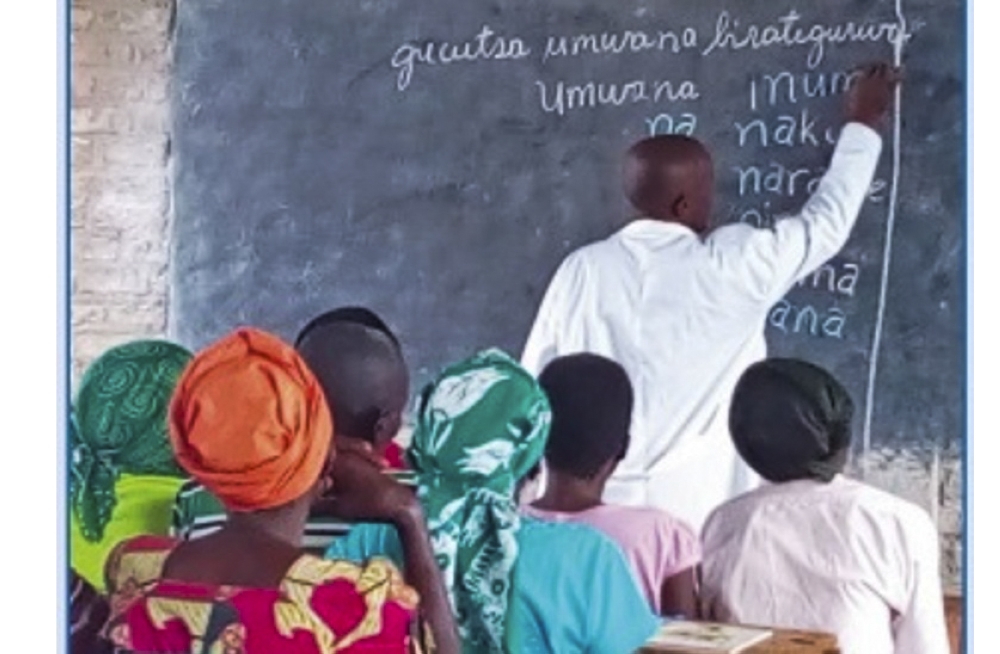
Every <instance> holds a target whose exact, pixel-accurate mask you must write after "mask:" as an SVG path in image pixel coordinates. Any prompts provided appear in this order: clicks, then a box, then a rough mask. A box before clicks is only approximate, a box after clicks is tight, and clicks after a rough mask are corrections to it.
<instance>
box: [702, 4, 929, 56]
mask: <svg viewBox="0 0 1000 654" xmlns="http://www.w3.org/2000/svg"><path fill="white" fill-rule="evenodd" d="M801 18H802V16H801V15H799V13H798V12H797V11H795V10H794V9H792V10H791V11H789V12H788V13H787V14H785V15H784V16H781V17H780V18H778V19H777V20H776V21H775V22H774V23H771V24H768V25H757V24H756V23H750V24H748V25H746V26H745V27H740V22H739V21H738V20H736V19H734V18H732V17H731V16H730V15H729V12H728V11H722V12H720V13H719V17H718V19H717V20H716V21H715V37H714V38H713V39H712V42H711V43H709V44H708V46H707V47H706V48H705V49H704V50H702V54H703V55H707V54H709V53H711V52H714V51H716V50H744V49H746V48H750V49H751V50H760V49H761V48H769V47H772V46H779V47H785V48H791V47H796V46H808V47H809V54H808V57H807V59H806V63H807V64H808V65H809V67H810V68H815V67H816V66H818V65H819V63H820V62H821V61H823V56H824V54H825V53H826V47H827V45H839V44H841V43H848V42H851V43H857V42H864V41H869V42H873V43H874V42H878V41H884V42H885V43H889V44H895V43H896V42H897V41H899V40H900V39H902V40H903V41H906V40H908V39H909V38H910V37H911V36H912V34H911V33H910V32H908V31H907V30H906V26H905V25H902V24H900V23H894V22H889V21H884V22H861V23H856V22H854V21H846V22H843V23H837V24H833V25H824V24H822V23H813V24H812V25H809V26H802V25H800V24H799V20H800V19H801Z"/></svg>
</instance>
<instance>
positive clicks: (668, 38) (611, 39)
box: [542, 27, 698, 61]
mask: <svg viewBox="0 0 1000 654" xmlns="http://www.w3.org/2000/svg"><path fill="white" fill-rule="evenodd" d="M696 47H698V32H697V31H696V30H695V29H694V28H693V27H687V28H684V29H683V30H682V31H681V32H680V34H678V33H677V32H675V31H673V30H660V31H658V32H656V33H655V34H654V33H650V32H644V31H642V30H625V31H623V32H618V33H609V32H603V33H601V34H578V35H575V36H550V37H549V38H548V39H547V40H546V41H545V54H544V56H543V57H542V61H545V60H547V59H549V58H551V57H579V56H581V55H587V54H596V55H601V54H607V55H610V54H614V55H617V54H622V53H623V52H632V53H636V52H646V51H649V50H652V51H657V52H672V53H674V54H677V53H679V52H681V51H682V50H684V49H687V48H696Z"/></svg>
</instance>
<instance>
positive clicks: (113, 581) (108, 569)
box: [104, 535, 179, 591]
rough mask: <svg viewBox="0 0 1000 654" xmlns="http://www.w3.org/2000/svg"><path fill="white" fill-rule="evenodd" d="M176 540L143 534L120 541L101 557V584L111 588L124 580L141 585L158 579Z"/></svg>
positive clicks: (176, 542) (114, 587) (116, 586)
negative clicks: (102, 568) (102, 576)
mask: <svg viewBox="0 0 1000 654" xmlns="http://www.w3.org/2000/svg"><path fill="white" fill-rule="evenodd" d="M178 543H179V541H178V540H177V539H175V538H169V537H166V536H145V535H143V536H134V537H132V538H127V539H125V540H123V541H121V542H120V543H118V544H117V545H115V546H114V548H113V549H112V550H111V552H110V553H109V554H108V557H107V559H106V560H105V563H104V578H105V587H106V588H108V589H109V590H110V591H113V590H114V589H116V588H118V586H119V585H120V584H121V582H123V581H126V580H132V581H135V582H136V583H139V584H140V585H142V584H145V583H149V582H152V581H155V580H156V579H159V578H160V576H161V574H162V572H163V565H164V563H166V560H167V557H168V556H169V555H170V553H171V552H173V550H174V548H175V547H177V545H178Z"/></svg>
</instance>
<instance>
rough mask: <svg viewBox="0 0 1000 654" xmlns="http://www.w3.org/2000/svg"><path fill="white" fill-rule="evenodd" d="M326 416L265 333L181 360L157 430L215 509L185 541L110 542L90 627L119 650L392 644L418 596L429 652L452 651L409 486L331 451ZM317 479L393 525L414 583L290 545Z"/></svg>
mask: <svg viewBox="0 0 1000 654" xmlns="http://www.w3.org/2000/svg"><path fill="white" fill-rule="evenodd" d="M334 419H335V417H332V416H331V414H330V410H329V408H328V405H327V403H326V401H325V399H324V397H323V391H322V389H321V388H320V386H319V384H318V383H317V381H316V379H315V377H314V376H313V374H312V373H311V372H310V371H309V369H308V368H307V366H306V364H305V363H304V362H303V361H302V359H301V358H299V356H298V355H297V354H296V353H295V351H294V350H293V349H292V348H291V347H290V346H288V345H286V344H285V343H283V342H282V341H281V340H279V339H277V338H276V337H274V336H271V335H269V334H267V333H265V332H262V331H259V330H254V329H240V330H238V331H236V332H234V333H233V334H231V335H229V336H227V337H225V338H223V339H222V340H220V341H218V342H217V343H215V344H213V345H211V346H210V347H208V348H207V349H205V350H204V351H202V352H201V353H199V354H198V355H197V356H196V357H195V358H194V360H193V361H192V362H191V364H190V365H189V366H188V367H187V369H186V370H185V371H184V373H183V375H182V377H181V379H180V381H179V382H178V385H177V390H176V392H175V394H174V397H173V399H172V401H171V406H170V439H171V443H172V445H173V448H174V452H175V454H176V457H177V461H178V463H179V464H180V465H181V467H183V468H184V469H185V470H187V471H188V473H189V474H191V476H192V477H194V478H195V479H196V480H198V481H199V482H200V483H202V484H204V485H205V486H206V487H207V488H208V489H209V490H210V491H211V492H212V493H213V494H214V495H215V496H216V497H218V498H219V499H220V500H221V501H222V502H223V504H224V505H225V506H226V510H227V512H228V514H229V515H228V519H227V521H226V524H225V526H224V527H222V528H221V529H220V530H219V531H217V532H215V533H213V534H211V535H208V536H205V537H203V538H201V539H198V540H195V541H190V542H183V543H178V542H177V541H174V540H171V539H167V538H160V537H139V538H135V539H132V540H129V541H126V542H125V543H123V544H122V545H121V546H119V547H118V548H117V549H116V550H115V552H114V553H113V554H112V556H111V558H110V559H109V561H108V565H107V570H106V576H107V581H108V589H109V591H110V593H111V606H112V614H111V618H110V620H109V621H108V624H107V627H106V628H105V635H106V636H107V638H109V639H110V640H111V641H112V642H113V643H114V644H115V646H116V647H118V648H119V651H125V652H143V653H146V654H153V653H157V652H178V651H189V650H190V649H191V647H192V645H193V644H195V643H198V644H199V647H200V649H201V650H203V651H216V649H217V648H218V651H221V652H225V653H226V654H238V653H245V654H255V653H257V652H260V653H269V652H309V653H310V654H312V653H317V654H319V653H322V654H326V653H333V652H337V653H340V652H367V651H379V652H407V651H412V650H413V649H414V648H416V647H418V645H417V643H418V641H420V640H421V639H420V638H419V635H417V634H415V633H414V630H413V625H414V624H415V620H414V618H415V616H416V613H417V603H418V598H419V597H421V596H422V597H423V599H424V605H425V611H424V613H425V617H426V618H427V621H428V623H429V624H430V626H431V630H432V632H433V636H434V639H435V640H436V641H437V644H438V646H439V649H440V651H447V652H455V651H457V648H456V642H457V641H456V637H455V633H454V632H455V630H454V624H453V622H452V620H451V616H450V613H449V612H448V609H447V600H446V599H444V598H445V595H444V590H443V585H442V584H441V580H440V578H439V577H438V576H437V575H436V574H435V563H434V559H433V555H432V553H431V550H430V544H429V542H428V539H427V533H426V528H425V527H424V526H423V519H422V515H421V514H420V510H419V507H418V505H417V502H416V500H415V499H414V498H413V496H412V494H410V493H408V492H407V491H406V490H405V488H403V487H401V486H399V485H398V484H396V483H395V482H394V481H392V480H391V479H389V478H387V477H385V476H383V475H381V474H379V472H378V471H377V469H376V468H374V467H373V466H370V464H368V463H367V462H366V461H365V460H364V459H362V458H361V457H358V456H357V455H351V454H344V455H342V456H340V457H334V450H333V448H332V447H331V445H332V442H333V434H334V428H333V420H334ZM332 486H336V487H337V499H336V505H337V506H340V507H342V508H343V509H344V511H345V513H348V514H350V515H349V517H352V518H353V517H360V516H364V515H367V516H368V517H369V519H376V520H386V521H390V522H393V523H394V524H397V525H398V526H399V528H400V530H401V532H402V533H404V534H407V540H408V544H409V550H410V552H409V554H410V556H411V558H410V559H408V560H407V570H408V572H409V573H410V575H411V577H412V582H413V585H414V586H415V588H416V590H414V589H413V588H410V587H409V586H407V585H406V584H405V583H404V581H403V579H402V578H401V577H400V575H399V572H398V571H397V570H396V568H394V567H393V566H392V565H391V564H389V563H388V562H387V561H382V560H373V561H371V562H369V563H368V564H367V565H366V566H364V567H359V566H356V565H353V564H349V563H346V562H342V561H324V560H322V559H319V558H317V557H314V556H311V555H309V554H304V553H303V552H302V551H301V550H300V549H299V546H298V544H299V543H300V542H301V538H302V532H303V530H304V528H305V522H306V518H307V517H308V514H309V509H310V505H311V504H312V503H313V501H314V500H316V499H318V498H319V497H320V496H322V495H324V494H326V493H328V492H329V491H330V490H331V487H332ZM418 591H419V595H418ZM428 602H429V603H430V605H429V606H428Z"/></svg>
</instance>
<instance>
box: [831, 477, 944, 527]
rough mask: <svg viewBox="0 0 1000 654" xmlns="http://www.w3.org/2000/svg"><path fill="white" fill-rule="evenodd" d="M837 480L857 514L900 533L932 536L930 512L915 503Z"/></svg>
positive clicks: (878, 490)
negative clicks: (890, 526)
mask: <svg viewBox="0 0 1000 654" xmlns="http://www.w3.org/2000/svg"><path fill="white" fill-rule="evenodd" d="M838 481H839V482H840V484H841V485H842V487H843V488H845V489H848V490H849V491H850V497H851V501H852V507H853V508H854V509H855V510H857V511H858V512H861V513H865V514H867V515H869V516H872V517H873V518H876V519H877V520H879V521H880V522H883V523H885V522H890V523H895V524H896V525H898V527H899V529H900V530H901V531H903V532H904V533H908V534H921V535H926V534H934V535H935V536H936V534H937V529H936V528H935V527H934V521H933V519H932V518H931V515H930V513H928V512H927V510H926V509H924V508H923V507H921V506H920V505H918V504H916V503H915V502H911V501H910V500H907V499H905V498H903V497H900V496H899V495H895V494H893V493H890V492H889V491H886V490H883V489H881V488H878V487H876V486H873V485H871V484H867V483H864V482H861V481H858V480H856V479H849V478H842V479H840V480H838Z"/></svg>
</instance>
